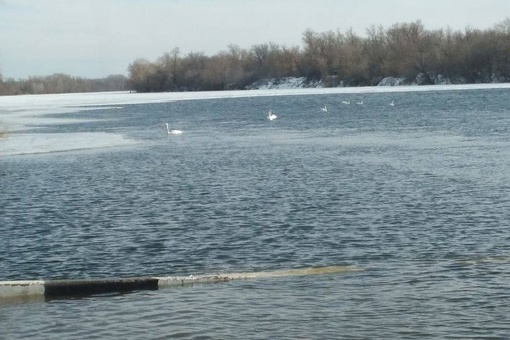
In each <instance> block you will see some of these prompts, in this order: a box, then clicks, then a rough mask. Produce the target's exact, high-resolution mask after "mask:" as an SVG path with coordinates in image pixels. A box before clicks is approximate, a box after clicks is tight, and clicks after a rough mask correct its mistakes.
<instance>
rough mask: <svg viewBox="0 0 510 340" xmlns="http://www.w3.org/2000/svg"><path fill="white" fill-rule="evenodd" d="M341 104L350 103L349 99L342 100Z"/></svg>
mask: <svg viewBox="0 0 510 340" xmlns="http://www.w3.org/2000/svg"><path fill="white" fill-rule="evenodd" d="M342 104H345V105H351V101H350V100H342Z"/></svg>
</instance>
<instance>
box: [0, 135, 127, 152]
mask: <svg viewBox="0 0 510 340" xmlns="http://www.w3.org/2000/svg"><path fill="white" fill-rule="evenodd" d="M133 144H136V141H133V140H130V139H126V138H124V137H123V136H121V135H116V134H112V133H103V132H77V133H72V134H71V133H37V134H13V135H10V136H7V137H6V138H3V139H1V140H0V157H1V156H15V155H29V154H41V153H53V152H63V151H77V150H86V149H97V148H108V147H115V146H128V145H133Z"/></svg>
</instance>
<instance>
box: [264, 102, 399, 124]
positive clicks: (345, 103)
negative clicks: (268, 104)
mask: <svg viewBox="0 0 510 340" xmlns="http://www.w3.org/2000/svg"><path fill="white" fill-rule="evenodd" d="M342 104H344V105H351V101H350V100H342ZM356 105H364V102H363V100H358V101H357V102H356ZM389 105H390V106H395V102H394V101H393V100H392V101H391V102H390V104H389ZM321 111H323V112H328V106H327V105H324V106H323V107H321ZM276 118H277V116H276V115H275V114H274V113H273V111H272V110H269V111H268V113H267V119H269V120H275V119H276Z"/></svg>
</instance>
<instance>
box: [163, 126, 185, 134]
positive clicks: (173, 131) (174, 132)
mask: <svg viewBox="0 0 510 340" xmlns="http://www.w3.org/2000/svg"><path fill="white" fill-rule="evenodd" d="M165 124H166V132H167V133H168V134H169V135H180V134H182V130H170V127H169V126H168V123H165Z"/></svg>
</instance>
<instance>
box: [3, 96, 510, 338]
mask: <svg viewBox="0 0 510 340" xmlns="http://www.w3.org/2000/svg"><path fill="white" fill-rule="evenodd" d="M247 93H249V94H250V95H247V96H243V95H242V94H241V95H235V96H230V97H228V96H226V98H222V97H221V95H219V96H218V98H212V97H211V96H210V97H207V96H202V97H201V96H200V95H188V96H191V97H186V96H185V95H182V94H181V95H180V96H181V97H171V96H170V97H168V98H166V99H165V98H163V97H161V98H163V99H161V98H160V97H157V98H156V95H154V96H153V97H151V96H150V95H147V97H144V98H146V99H145V100H140V101H136V100H135V101H133V100H131V99H132V98H134V97H133V96H136V95H135V94H123V95H122V96H119V95H118V94H117V96H119V97H118V98H117V97H115V99H114V100H112V99H111V98H113V96H115V95H113V94H112V95H110V97H108V96H109V95H108V94H102V96H105V98H110V100H106V101H104V100H103V101H98V102H97V103H96V104H98V103H101V104H102V105H93V106H91V105H92V104H91V102H94V100H93V98H94V95H88V96H85V97H83V96H82V97H80V98H81V101H80V100H78V99H75V98H74V97H72V96H67V97H65V96H60V97H59V96H53V97H51V96H41V97H32V98H29V99H27V100H28V102H29V103H28V104H30V101H33V102H36V103H37V102H38V101H42V100H43V99H48V98H49V99H48V102H47V105H46V106H45V107H44V109H43V108H41V107H38V108H29V107H30V105H28V104H27V103H25V102H21V101H20V102H15V101H16V99H12V98H8V99H2V98H0V113H2V112H3V116H2V115H1V114H0V124H2V122H3V124H4V125H7V126H6V127H7V129H8V130H9V127H13V128H12V131H10V132H9V133H8V135H7V138H4V139H3V140H1V141H0V188H1V196H0V210H1V214H0V235H1V236H0V280H26V279H63V278H66V279H84V278H111V277H131V276H144V275H190V274H193V275H200V274H214V273H229V272H257V271H272V270H275V271H277V270H282V269H297V268H308V267H320V266H344V265H345V266H353V267H355V268H357V269H358V270H356V271H352V272H350V271H348V272H343V273H337V274H326V275H313V276H306V275H304V276H289V277H274V278H259V279H254V280H246V281H235V282H229V283H223V284H210V285H194V286H187V287H178V288H169V289H164V290H159V291H149V292H147V291H145V292H133V293H129V294H108V295H102V296H91V297H86V298H81V299H68V300H52V301H46V302H44V301H8V302H0V329H1V331H0V339H4V338H5V339H15V338H34V339H82V338H91V339H94V338H96V339H119V338H132V339H139V338H147V339H149V338H150V339H167V338H193V339H226V338H231V339H238V338H250V339H268V338H288V339H324V338H344V339H349V338H353V339H354V338H420V339H423V338H462V339H468V338H476V339H479V338H483V337H491V338H506V337H507V336H508V334H510V289H509V288H510V109H509V106H508V103H509V102H510V92H509V90H508V89H506V88H476V89H475V88H473V89H463V90H458V89H455V88H448V87H445V88H441V90H440V91H439V90H438V91H436V90H434V88H433V87H432V88H430V89H429V90H427V91H413V90H412V89H411V90H409V91H404V92H402V91H386V92H384V91H380V92H377V91H376V92H370V91H366V92H363V91H353V92H342V91H338V92H328V91H324V92H322V93H321V92H306V91H302V92H300V93H299V95H296V93H295V92H291V91H289V92H278V93H272V92H263V93H262V94H261V95H253V96H252V94H253V93H254V92H253V91H249V92H247ZM193 96H195V97H193ZM83 98H87V100H83ZM90 98H92V99H90ZM147 98H149V99H147ZM198 98H201V99H198ZM89 99H90V101H91V102H89V101H88V100H89ZM153 99H154V100H153ZM156 99H157V100H156ZM2 100H4V101H5V102H4V104H5V105H2V103H3V102H2ZM11 100H13V101H14V102H10V101H11ZM75 100H76V102H75ZM346 100H349V101H350V103H351V104H350V105H346V104H343V103H342V101H346ZM360 100H363V105H356V104H355V102H356V101H360ZM391 101H394V103H395V106H390V105H389V103H390V102H391ZM63 102H65V104H62V103H63ZM113 103H114V105H113ZM107 104H108V105H107ZM71 105H74V106H72V107H71ZM87 105H88V106H87ZM324 105H327V106H328V112H323V111H322V110H321V107H323V106H324ZM64 106H65V108H63V107H64ZM27 107H28V108H27ZM57 107H58V109H57ZM269 109H271V110H273V112H274V113H275V114H276V115H277V116H278V118H277V119H276V120H274V121H269V120H268V119H267V118H266V115H267V111H268V110H269ZM17 110H18V111H19V114H18V111H17ZM165 122H168V123H169V124H170V126H171V127H172V128H176V129H181V130H183V131H184V132H183V134H182V135H178V136H173V135H168V134H167V132H166V127H165ZM0 127H1V126H0ZM2 144H3V146H2ZM2 148H3V150H2Z"/></svg>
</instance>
